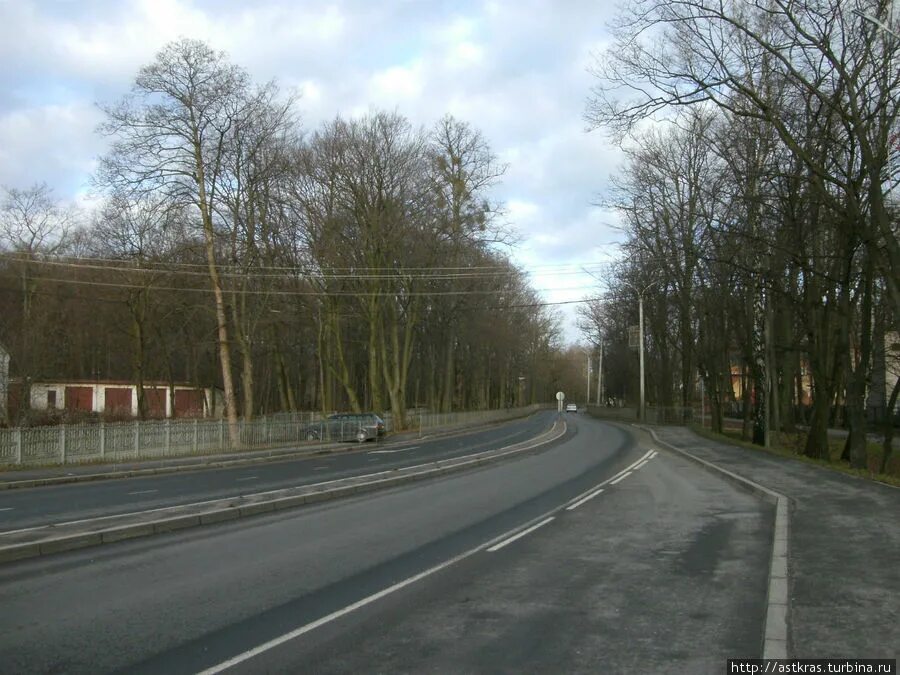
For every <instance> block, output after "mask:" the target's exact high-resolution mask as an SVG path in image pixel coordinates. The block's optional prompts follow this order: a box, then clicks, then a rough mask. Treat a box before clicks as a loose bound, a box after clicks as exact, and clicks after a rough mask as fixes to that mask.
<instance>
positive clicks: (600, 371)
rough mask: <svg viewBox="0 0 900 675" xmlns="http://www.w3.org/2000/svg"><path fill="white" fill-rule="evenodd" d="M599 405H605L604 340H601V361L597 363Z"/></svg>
mask: <svg viewBox="0 0 900 675" xmlns="http://www.w3.org/2000/svg"><path fill="white" fill-rule="evenodd" d="M597 405H603V340H602V339H601V340H600V360H599V361H598V362H597Z"/></svg>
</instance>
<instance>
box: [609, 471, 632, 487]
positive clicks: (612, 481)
mask: <svg viewBox="0 0 900 675" xmlns="http://www.w3.org/2000/svg"><path fill="white" fill-rule="evenodd" d="M630 475H631V471H626V472H625V473H623V474H622V475H621V476H619V477H618V478H616V479H615V480H611V481H610V482H609V484H610V485H615V484H616V483H618V482H619V481H622V480H625V479H626V478H628V476H630Z"/></svg>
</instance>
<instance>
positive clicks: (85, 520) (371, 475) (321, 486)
mask: <svg viewBox="0 0 900 675" xmlns="http://www.w3.org/2000/svg"><path fill="white" fill-rule="evenodd" d="M555 428H556V424H555V423H554V424H553V426H552V427H551V429H550V431H552V430H553V429H555ZM512 435H513V436H515V435H516V434H512ZM503 438H508V437H506V436H505V437H503ZM503 438H500V439H496V440H503ZM516 445H521V444H520V443H517V444H516ZM477 447H478V446H477V445H474V446H471V448H477ZM471 448H470V449H471ZM501 450H503V448H501ZM521 451H522V448H518V449H515V450H512V451H510V450H506V451H505V452H501V454H499V455H497V456H498V457H504V456H505V455H506V454H508V453H509V452H521ZM483 454H484V453H479V452H476V453H474V454H472V455H462V456H460V457H457V458H456V459H459V460H472V459H473V458H475V457H479V456H481V455H483ZM435 464H436V462H426V463H425V464H413V465H412V466H405V467H403V468H404V470H406V471H410V470H414V469H423V468H430V467H433V466H435ZM392 473H393V470H392V471H376V472H375V473H364V474H360V475H358V476H353V478H378V477H380V476H389V475H392ZM345 480H347V479H346V478H333V479H332V480H323V481H321V482H319V483H305V484H302V485H298V486H296V487H302V488H318V489H325V487H326V486H328V485H334V484H335V483H340V482H342V481H345ZM602 484H603V485H605V484H606V483H602ZM284 490H285V488H275V489H274V490H265V491H263V492H256V493H254V494H255V495H256V496H263V495H270V494H275V493H278V492H284ZM221 501H222V499H221V498H219V497H217V498H216V499H206V500H204V501H200V502H191V506H204V505H206V504H216V503H217V502H221ZM173 508H180V507H177V506H176V507H172V506H160V507H159V508H155V509H143V510H141V511H126V512H125V513H116V514H113V515H110V516H99V517H96V518H79V519H77V520H64V521H63V522H61V523H52V524H50V525H35V526H33V527H23V528H21V529H18V530H0V534H16V533H19V532H33V531H35V530H46V529H48V528H51V527H52V528H58V527H62V526H63V525H77V524H78V523H90V522H99V521H102V520H112V519H114V518H121V517H122V516H133V515H135V514H138V513H140V514H147V513H159V512H162V511H170V510H171V509H173ZM555 510H556V509H552V510H551V511H548V513H552V512H553V511H555ZM479 550H480V549H479Z"/></svg>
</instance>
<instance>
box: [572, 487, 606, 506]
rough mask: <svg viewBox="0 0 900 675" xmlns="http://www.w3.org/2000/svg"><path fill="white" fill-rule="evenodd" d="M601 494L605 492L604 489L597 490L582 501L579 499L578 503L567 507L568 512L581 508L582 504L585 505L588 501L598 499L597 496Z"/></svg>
mask: <svg viewBox="0 0 900 675" xmlns="http://www.w3.org/2000/svg"><path fill="white" fill-rule="evenodd" d="M601 492H603V488H601V489H599V490H597V491H596V492H592V493H591V494H589V495H588V496H587V497H582V498H581V499H579V500H578V501H577V502H575V503H574V504H571V505H569V506H567V507H566V511H572V510H573V509H577V508H578V507H579V506H581V505H582V504H584V503H585V502H586V501H589V500H591V499H593V498H594V497H596V496H597V495H599V494H600V493H601Z"/></svg>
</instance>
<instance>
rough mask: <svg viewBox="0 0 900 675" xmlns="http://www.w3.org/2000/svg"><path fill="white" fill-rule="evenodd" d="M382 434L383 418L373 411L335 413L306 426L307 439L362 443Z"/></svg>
mask: <svg viewBox="0 0 900 675" xmlns="http://www.w3.org/2000/svg"><path fill="white" fill-rule="evenodd" d="M383 435H384V420H383V419H381V418H380V417H379V416H378V415H376V414H375V413H335V414H334V415H329V416H328V419H326V420H323V421H321V422H314V423H312V424H310V425H308V426H307V427H306V430H305V436H306V440H308V441H317V440H320V439H322V440H330V441H357V442H358V443H363V442H365V441H370V440H373V439H376V438H378V437H379V436H383Z"/></svg>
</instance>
